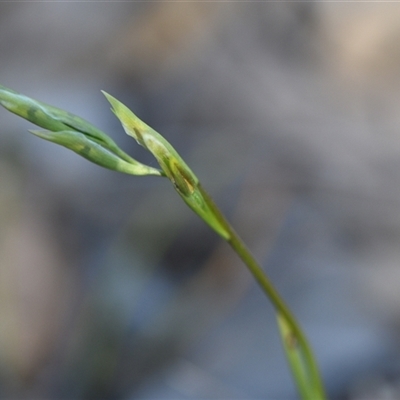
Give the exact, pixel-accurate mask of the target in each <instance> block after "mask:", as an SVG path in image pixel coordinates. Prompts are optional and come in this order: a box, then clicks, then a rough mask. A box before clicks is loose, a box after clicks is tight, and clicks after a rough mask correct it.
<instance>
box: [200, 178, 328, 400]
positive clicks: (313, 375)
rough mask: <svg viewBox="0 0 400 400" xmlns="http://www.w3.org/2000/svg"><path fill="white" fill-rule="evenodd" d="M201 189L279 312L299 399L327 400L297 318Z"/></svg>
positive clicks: (232, 245) (235, 247) (315, 363)
mask: <svg viewBox="0 0 400 400" xmlns="http://www.w3.org/2000/svg"><path fill="white" fill-rule="evenodd" d="M198 188H199V190H200V192H201V194H202V196H203V198H204V199H205V202H206V203H207V205H208V206H209V207H210V209H211V210H212V211H213V213H214V215H215V216H216V217H217V219H218V221H219V223H220V224H221V225H222V226H223V227H224V229H226V231H228V232H229V237H228V239H226V241H227V242H228V243H229V244H230V246H231V247H232V249H233V250H234V251H235V252H236V254H237V255H238V256H239V257H240V258H241V259H242V261H243V262H244V264H245V265H246V266H247V268H248V269H249V271H250V272H251V273H252V275H253V276H254V278H255V279H256V281H257V282H258V284H259V285H260V287H261V289H262V290H263V291H264V293H265V294H266V295H267V296H268V298H269V299H270V301H271V302H272V304H273V306H274V308H275V310H276V312H277V318H278V327H279V330H280V334H281V338H282V341H283V346H284V348H285V352H286V356H287V359H288V361H289V364H290V367H291V371H292V374H293V376H294V379H295V381H296V384H297V388H298V391H299V393H300V396H301V397H302V398H303V399H305V400H311V399H312V400H324V399H326V395H325V391H324V387H323V384H322V379H321V377H320V373H319V369H318V365H317V362H316V360H315V357H314V355H313V352H312V350H311V347H310V345H309V343H308V340H307V338H306V336H305V334H304V333H303V331H302V329H301V328H300V325H299V323H298V322H297V320H296V318H295V317H294V315H293V314H292V312H291V311H290V309H289V307H288V306H287V305H286V303H285V301H284V300H283V299H282V297H281V296H280V295H279V293H278V292H277V290H276V289H275V287H274V286H273V284H272V283H271V281H270V280H269V279H268V277H267V276H266V274H265V272H264V271H263V269H262V268H261V267H260V265H259V264H258V262H257V261H256V260H255V258H254V257H253V255H252V254H251V252H250V251H249V249H248V248H247V246H246V245H245V244H244V243H243V241H242V240H241V238H240V237H239V235H238V234H237V233H236V232H235V230H234V229H233V228H232V226H231V225H230V223H229V222H228V221H227V220H226V218H225V217H224V216H223V214H222V213H221V211H220V210H219V208H218V207H217V206H216V204H215V203H214V201H213V200H212V199H211V197H210V196H209V194H208V193H207V192H206V191H205V190H204V189H203V188H202V186H201V185H199V186H198Z"/></svg>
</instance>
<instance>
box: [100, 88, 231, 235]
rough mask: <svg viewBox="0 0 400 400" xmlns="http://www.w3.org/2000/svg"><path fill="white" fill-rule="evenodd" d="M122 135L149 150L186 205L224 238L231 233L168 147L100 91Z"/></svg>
mask: <svg viewBox="0 0 400 400" xmlns="http://www.w3.org/2000/svg"><path fill="white" fill-rule="evenodd" d="M103 94H104V95H105V96H106V98H107V100H108V101H109V102H110V104H111V106H112V108H111V109H112V111H113V112H114V114H115V115H116V116H117V118H118V119H119V120H120V121H121V124H122V126H123V128H124V130H125V132H126V133H127V134H128V135H130V136H132V137H133V138H134V139H135V140H136V141H137V142H138V143H139V144H140V145H142V146H143V147H144V148H146V149H147V150H149V151H150V152H151V153H152V154H153V155H154V157H155V158H156V159H157V161H158V163H159V164H160V167H161V169H162V170H163V171H164V173H165V175H166V176H167V177H168V178H169V179H170V180H171V182H172V183H173V185H174V187H175V189H176V191H177V192H178V193H179V195H180V196H181V197H182V199H183V200H184V201H185V202H186V204H187V205H188V206H189V207H190V208H191V209H192V210H193V211H194V212H195V213H196V214H197V215H199V216H200V217H201V218H202V219H203V220H204V221H205V222H207V223H208V224H209V225H210V226H211V227H212V228H213V229H214V230H215V231H216V232H217V233H218V234H220V235H221V236H222V237H223V238H224V239H228V238H229V236H230V234H229V232H228V230H227V229H226V227H225V226H224V224H223V223H222V222H221V221H220V219H219V217H218V216H217V215H216V214H215V212H214V211H213V209H212V207H210V204H209V202H208V201H207V199H206V198H205V197H204V196H203V193H202V191H201V189H200V184H199V180H198V178H197V176H196V175H195V174H194V173H193V171H192V170H191V169H190V168H189V167H188V166H187V164H186V163H185V162H184V161H183V159H182V158H181V157H180V155H179V154H178V153H177V151H176V150H175V149H174V148H173V147H172V146H171V144H170V143H169V142H168V141H167V140H165V139H164V137H163V136H161V135H160V134H159V133H158V132H156V131H155V130H154V129H153V128H151V127H150V126H148V125H147V124H145V123H144V122H143V121H142V120H140V119H139V118H138V117H137V116H136V115H135V114H134V113H133V112H132V111H131V110H130V109H129V108H128V107H126V106H125V105H124V104H122V103H121V102H120V101H119V100H117V99H116V98H115V97H113V96H111V95H110V94H108V93H106V92H104V91H103Z"/></svg>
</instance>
